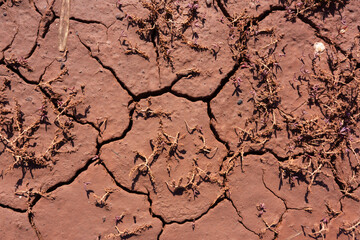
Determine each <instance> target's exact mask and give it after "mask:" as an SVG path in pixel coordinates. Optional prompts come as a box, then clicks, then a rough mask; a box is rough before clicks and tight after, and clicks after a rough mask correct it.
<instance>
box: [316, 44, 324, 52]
mask: <svg viewBox="0 0 360 240" xmlns="http://www.w3.org/2000/svg"><path fill="white" fill-rule="evenodd" d="M314 49H315V53H322V52H323V51H325V45H324V44H323V43H322V42H316V43H314Z"/></svg>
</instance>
